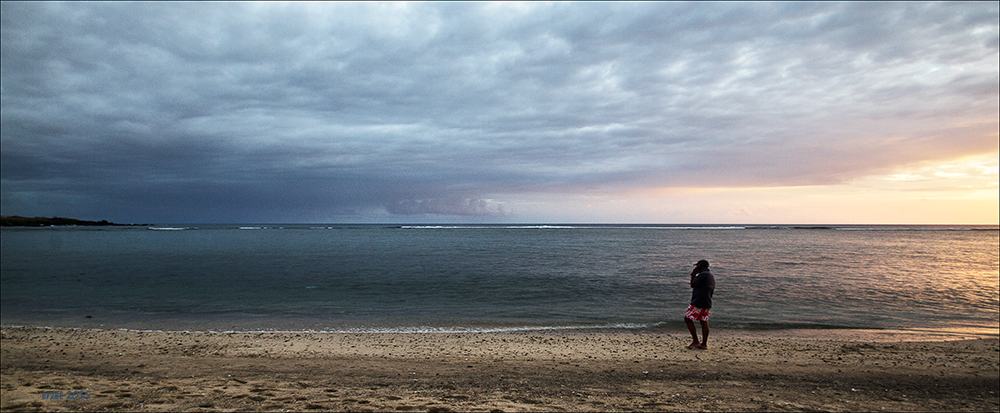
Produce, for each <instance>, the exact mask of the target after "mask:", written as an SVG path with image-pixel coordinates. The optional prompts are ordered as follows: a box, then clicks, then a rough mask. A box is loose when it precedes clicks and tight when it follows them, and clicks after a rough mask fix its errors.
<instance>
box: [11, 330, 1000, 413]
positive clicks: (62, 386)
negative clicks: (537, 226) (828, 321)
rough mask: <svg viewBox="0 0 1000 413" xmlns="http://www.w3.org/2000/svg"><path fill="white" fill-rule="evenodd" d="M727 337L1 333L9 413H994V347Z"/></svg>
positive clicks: (997, 344)
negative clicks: (702, 342)
mask: <svg viewBox="0 0 1000 413" xmlns="http://www.w3.org/2000/svg"><path fill="white" fill-rule="evenodd" d="M717 336H718V337H717V338H713V340H711V341H710V343H709V345H710V347H711V348H710V349H709V350H688V349H686V348H685V346H686V345H687V344H688V342H689V340H690V337H688V336H687V334H686V333H684V332H635V331H614V330H611V331H582V332H572V331H571V332H565V331H551V332H518V333H464V334H447V333H419V334H398V333H397V334H391V333H388V334H342V333H193V332H169V333H168V332H135V331H116V330H110V331H109V330H104V331H101V330H72V329H39V328H4V329H3V339H2V346H0V353H2V360H0V390H2V396H0V409H2V411H4V412H8V411H70V410H73V411H78V410H83V411H104V410H129V411H283V410H292V411H329V410H334V411H338V410H344V411H396V412H399V411H438V412H443V411H705V410H708V411H729V410H732V411H750V410H753V411H786V410H788V411H882V410H886V411H992V412H996V411H998V409H1000V394H998V393H1000V390H998V386H1000V383H998V381H1000V340H998V339H996V338H986V339H972V340H952V341H902V342H899V341H889V340H881V341H872V340H861V339H844V338H839V339H836V338H835V339H829V338H823V339H817V338H802V337H781V336H779V335H774V334H772V335H767V334H754V335H740V334H736V333H732V332H728V333H727V332H723V333H722V334H717ZM838 337H851V336H850V334H843V333H842V334H840V336H838ZM857 337H861V336H857ZM59 392H62V393H61V395H60V394H59ZM53 395H55V397H57V398H56V399H52V398H51V397H52V396H53ZM69 397H76V398H75V399H69ZM81 397H85V399H80V398H81Z"/></svg>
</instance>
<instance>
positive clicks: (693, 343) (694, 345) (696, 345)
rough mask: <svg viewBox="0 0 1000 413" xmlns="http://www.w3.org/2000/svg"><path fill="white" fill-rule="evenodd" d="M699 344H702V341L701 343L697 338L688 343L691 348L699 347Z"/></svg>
mask: <svg viewBox="0 0 1000 413" xmlns="http://www.w3.org/2000/svg"><path fill="white" fill-rule="evenodd" d="M698 346H701V343H699V342H698V341H697V340H695V341H692V342H691V344H688V347H687V348H689V349H691V348H698Z"/></svg>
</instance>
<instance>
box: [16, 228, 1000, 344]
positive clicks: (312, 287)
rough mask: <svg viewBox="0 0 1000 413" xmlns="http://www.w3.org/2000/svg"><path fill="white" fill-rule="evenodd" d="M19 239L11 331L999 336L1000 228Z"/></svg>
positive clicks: (57, 234)
mask: <svg viewBox="0 0 1000 413" xmlns="http://www.w3.org/2000/svg"><path fill="white" fill-rule="evenodd" d="M174 227H178V228H187V229H184V230H149V229H147V228H145V227H100V228H4V229H3V230H2V232H0V234H2V243H0V246H2V251H0V252H2V261H0V262H2V264H0V287H2V288H0V306H2V312H0V314H2V323H3V324H4V325H36V326H58V327H97V328H138V329H166V330H188V329H194V330H215V331H228V330H320V331H357V330H390V331H424V330H448V331H453V330H460V331H465V330H473V331H481V330H495V329H500V330H507V329H522V328H589V327H619V328H639V329H641V328H650V327H656V326H667V327H672V326H679V325H680V324H681V320H682V318H681V317H682V314H683V310H684V309H685V308H686V306H687V301H688V300H689V298H690V287H688V285H687V281H688V275H689V274H690V269H691V268H692V265H693V264H694V262H695V261H697V260H699V259H702V258H705V259H708V260H709V261H711V262H712V268H713V270H714V272H715V275H716V278H717V290H716V294H715V305H714V307H713V309H712V321H713V323H715V325H717V326H720V327H724V328H743V329H775V328H776V329H784V328H789V329H790V328H823V329H828V328H877V329H904V330H905V329H917V330H964V331H977V332H985V333H987V334H996V332H997V330H998V328H1000V325H998V318H1000V311H998V303H1000V288H998V283H1000V281H998V279H1000V270H998V250H1000V242H998V235H1000V231H998V230H997V228H996V227H986V228H983V227H839V228H833V227H829V228H828V227H806V228H796V227H694V228H690V227H688V228H680V227H666V226H645V227H642V226H601V225H593V226H500V225H497V226H474V227H472V226H470V227H463V226H442V227H433V226H421V227H405V226H385V225H357V226H316V225H312V226H309V225H289V226H271V225H262V226H252V227H243V229H241V228H240V227H239V226H235V225H233V226H194V225H191V226H174Z"/></svg>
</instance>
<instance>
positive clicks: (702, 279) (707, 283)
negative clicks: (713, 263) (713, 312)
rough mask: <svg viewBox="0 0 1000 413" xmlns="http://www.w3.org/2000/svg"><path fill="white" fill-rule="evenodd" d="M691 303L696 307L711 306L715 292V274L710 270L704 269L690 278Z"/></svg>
mask: <svg viewBox="0 0 1000 413" xmlns="http://www.w3.org/2000/svg"><path fill="white" fill-rule="evenodd" d="M691 287H692V290H691V305H693V306H695V307H698V308H712V295H714V294H715V276H713V275H712V271H711V270H708V269H706V270H704V271H702V272H700V273H698V275H696V276H695V277H694V279H693V280H691Z"/></svg>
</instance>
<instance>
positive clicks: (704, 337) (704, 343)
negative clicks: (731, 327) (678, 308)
mask: <svg viewBox="0 0 1000 413" xmlns="http://www.w3.org/2000/svg"><path fill="white" fill-rule="evenodd" d="M689 321H690V320H689ZM691 328H692V329H694V323H693V322H692V323H691ZM698 348H700V349H702V350H708V321H702V322H701V344H700V345H698Z"/></svg>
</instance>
